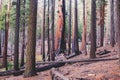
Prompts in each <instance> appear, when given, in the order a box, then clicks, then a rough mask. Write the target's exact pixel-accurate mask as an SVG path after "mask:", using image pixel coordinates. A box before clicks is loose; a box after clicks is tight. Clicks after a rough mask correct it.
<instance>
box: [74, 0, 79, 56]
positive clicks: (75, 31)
mask: <svg viewBox="0 0 120 80" xmlns="http://www.w3.org/2000/svg"><path fill="white" fill-rule="evenodd" d="M77 13H78V10H77V0H74V16H73V30H72V31H73V32H72V40H73V41H72V52H73V53H75V54H79V45H78V19H77V18H78V14H77Z"/></svg>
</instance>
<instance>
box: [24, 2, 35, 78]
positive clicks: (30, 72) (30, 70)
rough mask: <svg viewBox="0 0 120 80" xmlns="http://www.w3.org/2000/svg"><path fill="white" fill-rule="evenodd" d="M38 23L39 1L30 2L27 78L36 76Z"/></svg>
mask: <svg viewBox="0 0 120 80" xmlns="http://www.w3.org/2000/svg"><path fill="white" fill-rule="evenodd" d="M36 23H37V0H30V15H29V26H28V35H27V40H28V41H27V52H26V66H25V74H24V76H25V77H30V76H34V75H36V71H35V64H36V63H35V52H36V51H35V48H36Z"/></svg>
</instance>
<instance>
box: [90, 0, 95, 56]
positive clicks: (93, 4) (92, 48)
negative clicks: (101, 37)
mask: <svg viewBox="0 0 120 80" xmlns="http://www.w3.org/2000/svg"><path fill="white" fill-rule="evenodd" d="M91 9H92V10H91V32H90V34H91V48H90V58H95V57H96V55H95V52H96V0H92V2H91Z"/></svg>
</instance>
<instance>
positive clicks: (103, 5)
mask: <svg viewBox="0 0 120 80" xmlns="http://www.w3.org/2000/svg"><path fill="white" fill-rule="evenodd" d="M105 6H106V4H105V2H104V1H102V2H101V7H100V23H99V25H100V47H102V46H103V45H104V18H105Z"/></svg>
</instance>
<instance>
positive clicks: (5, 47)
mask: <svg viewBox="0 0 120 80" xmlns="http://www.w3.org/2000/svg"><path fill="white" fill-rule="evenodd" d="M10 3H11V0H9V1H8V3H7V13H5V41H4V49H3V64H2V65H3V67H6V70H7V69H8V68H7V48H8V33H9V32H8V31H9V26H10Z"/></svg>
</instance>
